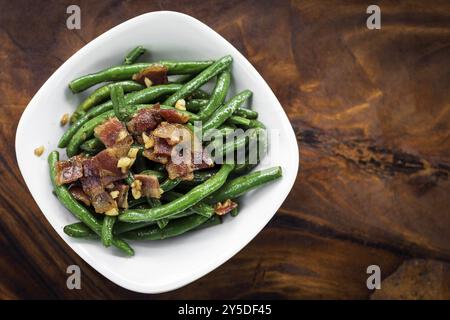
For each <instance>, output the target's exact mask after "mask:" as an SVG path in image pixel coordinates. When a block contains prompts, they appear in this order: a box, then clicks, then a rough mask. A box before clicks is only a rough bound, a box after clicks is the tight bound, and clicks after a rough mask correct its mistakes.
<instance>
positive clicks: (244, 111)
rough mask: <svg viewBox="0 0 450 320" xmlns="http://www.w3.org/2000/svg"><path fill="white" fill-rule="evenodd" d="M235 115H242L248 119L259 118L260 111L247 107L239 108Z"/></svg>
mask: <svg viewBox="0 0 450 320" xmlns="http://www.w3.org/2000/svg"><path fill="white" fill-rule="evenodd" d="M233 116H240V117H243V118H247V119H256V118H258V112H256V111H254V110H250V109H246V108H238V109H237V110H236V111H235V112H234V113H233Z"/></svg>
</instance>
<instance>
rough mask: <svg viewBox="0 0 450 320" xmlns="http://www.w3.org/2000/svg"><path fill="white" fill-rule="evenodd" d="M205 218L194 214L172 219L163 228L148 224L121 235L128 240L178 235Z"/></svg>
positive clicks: (164, 237) (155, 238) (200, 222)
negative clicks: (148, 225)
mask: <svg viewBox="0 0 450 320" xmlns="http://www.w3.org/2000/svg"><path fill="white" fill-rule="evenodd" d="M207 220H208V218H207V217H204V216H200V215H196V214H194V215H191V216H187V217H185V218H180V219H177V220H173V221H171V222H169V224H168V225H167V226H166V227H165V228H164V229H160V228H159V227H155V226H150V227H148V228H145V229H140V230H136V231H131V232H126V233H123V234H122V237H124V238H125V239H129V240H163V239H167V238H172V237H176V236H179V235H181V234H183V233H186V232H188V231H189V230H192V229H195V228H196V227H198V226H200V225H202V224H203V223H205V222H206V221H207Z"/></svg>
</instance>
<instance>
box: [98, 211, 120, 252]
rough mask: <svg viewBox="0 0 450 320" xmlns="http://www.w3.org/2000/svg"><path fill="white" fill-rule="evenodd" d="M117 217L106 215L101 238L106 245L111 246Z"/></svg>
mask: <svg viewBox="0 0 450 320" xmlns="http://www.w3.org/2000/svg"><path fill="white" fill-rule="evenodd" d="M116 219H117V218H116V217H111V216H105V217H104V218H103V224H102V234H101V239H102V243H103V245H104V246H105V247H109V246H110V245H111V243H112V240H113V228H114V223H115V222H116Z"/></svg>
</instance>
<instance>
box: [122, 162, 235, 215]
mask: <svg viewBox="0 0 450 320" xmlns="http://www.w3.org/2000/svg"><path fill="white" fill-rule="evenodd" d="M233 169H234V164H224V165H222V167H221V168H220V170H219V171H218V172H217V173H216V174H215V175H214V176H213V177H212V178H211V179H209V180H207V181H205V182H204V183H202V184H201V185H198V186H196V187H194V188H193V189H192V190H191V191H189V192H188V193H186V194H185V195H183V196H182V197H180V198H178V199H176V200H174V201H171V202H169V203H166V204H163V205H162V206H160V207H157V208H151V209H141V210H136V209H128V210H125V211H124V212H123V213H122V214H121V215H120V216H119V220H121V221H125V222H143V221H144V222H145V221H156V220H159V219H163V218H166V217H169V216H171V215H174V214H177V213H179V212H182V211H184V210H186V209H188V208H190V207H192V206H193V205H195V204H196V203H198V202H200V201H201V200H202V199H203V198H205V197H207V196H208V195H210V194H211V193H213V192H215V191H216V190H218V189H219V188H220V187H221V186H222V185H223V184H224V183H225V181H226V179H227V177H228V175H229V174H230V172H231V171H232V170H233Z"/></svg>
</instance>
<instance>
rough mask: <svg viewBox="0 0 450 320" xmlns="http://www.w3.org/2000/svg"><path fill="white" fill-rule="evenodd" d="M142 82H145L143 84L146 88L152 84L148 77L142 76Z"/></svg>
mask: <svg viewBox="0 0 450 320" xmlns="http://www.w3.org/2000/svg"><path fill="white" fill-rule="evenodd" d="M144 83H145V86H146V87H147V88H148V87H151V86H152V85H153V82H152V80H150V79H149V78H147V77H145V78H144Z"/></svg>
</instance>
